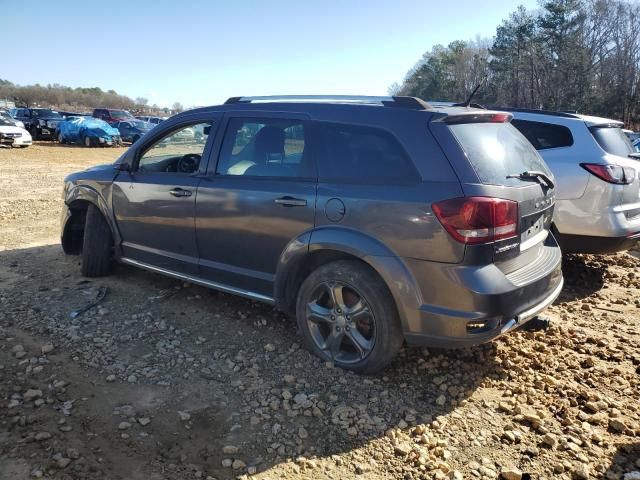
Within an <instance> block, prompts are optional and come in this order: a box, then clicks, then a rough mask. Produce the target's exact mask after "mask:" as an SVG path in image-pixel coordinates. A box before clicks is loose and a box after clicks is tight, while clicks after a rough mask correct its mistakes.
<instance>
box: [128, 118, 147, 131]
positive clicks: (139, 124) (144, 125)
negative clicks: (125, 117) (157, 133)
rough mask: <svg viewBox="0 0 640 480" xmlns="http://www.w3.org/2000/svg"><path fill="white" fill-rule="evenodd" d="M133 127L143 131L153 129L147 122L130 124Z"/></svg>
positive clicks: (138, 121) (137, 121)
mask: <svg viewBox="0 0 640 480" xmlns="http://www.w3.org/2000/svg"><path fill="white" fill-rule="evenodd" d="M129 123H130V124H131V125H132V126H133V127H135V128H139V129H141V130H146V129H149V128H150V127H151V125H149V124H148V123H147V122H143V121H140V120H136V121H135V122H129Z"/></svg>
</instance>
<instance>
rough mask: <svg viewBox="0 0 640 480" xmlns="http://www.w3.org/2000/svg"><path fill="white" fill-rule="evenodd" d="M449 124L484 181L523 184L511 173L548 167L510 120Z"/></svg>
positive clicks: (541, 169)
mask: <svg viewBox="0 0 640 480" xmlns="http://www.w3.org/2000/svg"><path fill="white" fill-rule="evenodd" d="M449 128H450V129H451V131H452V132H453V134H454V136H455V137H456V139H457V140H458V142H459V143H460V146H461V147H462V149H463V150H464V151H465V153H466V154H467V157H468V158H469V161H470V162H471V165H472V166H473V168H474V169H475V171H476V173H477V174H478V178H479V179H480V181H481V182H482V183H487V184H492V185H521V184H522V180H519V179H517V178H507V176H508V175H514V174H519V173H522V172H525V171H531V170H538V171H543V172H545V173H547V174H549V175H551V173H550V172H549V169H548V168H547V165H546V164H545V163H544V160H542V158H540V155H538V152H536V150H535V149H534V148H533V146H532V145H531V143H529V141H528V140H527V139H526V138H525V137H524V136H523V135H522V134H521V133H520V132H519V131H518V130H517V129H516V128H515V127H514V126H513V125H511V124H510V123H461V124H454V125H450V126H449Z"/></svg>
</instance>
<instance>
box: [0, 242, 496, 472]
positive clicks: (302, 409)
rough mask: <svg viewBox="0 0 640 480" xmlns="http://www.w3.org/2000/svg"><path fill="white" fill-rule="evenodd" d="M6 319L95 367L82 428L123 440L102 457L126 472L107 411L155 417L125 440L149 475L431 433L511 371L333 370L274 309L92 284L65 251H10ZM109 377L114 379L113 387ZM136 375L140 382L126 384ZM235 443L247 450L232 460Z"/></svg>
mask: <svg viewBox="0 0 640 480" xmlns="http://www.w3.org/2000/svg"><path fill="white" fill-rule="evenodd" d="M101 287H106V289H107V295H106V297H105V298H104V300H103V301H102V302H101V303H100V305H99V306H96V307H94V308H92V309H90V310H88V311H87V312H86V313H83V314H81V315H80V316H78V317H77V318H75V319H72V318H71V316H70V313H71V312H73V311H77V310H78V309H81V308H82V307H83V306H84V305H87V304H89V303H91V300H92V299H93V298H95V294H94V293H95V292H94V291H97V290H99V289H100V288H101ZM164 292H170V295H167V296H163V295H165V293H164ZM154 299H157V300H154ZM101 309H102V310H101ZM0 312H3V313H2V314H0V322H1V323H0V326H2V327H4V328H12V329H19V330H21V331H24V332H27V333H28V334H29V335H31V336H32V337H35V338H37V339H38V341H39V342H41V343H42V342H46V341H49V339H51V340H52V341H53V343H54V344H55V345H56V346H57V347H56V348H57V349H58V352H59V363H58V368H59V369H60V376H62V377H63V378H64V377H65V376H67V377H69V376H72V374H71V373H70V372H71V369H70V368H67V367H66V364H67V362H69V361H70V359H71V358H72V357H73V358H75V363H76V364H78V363H79V364H80V365H82V366H83V367H85V369H88V370H86V371H87V372H88V373H89V378H90V380H89V381H87V379H81V378H77V377H79V375H75V377H76V378H74V381H73V383H72V386H71V387H70V391H73V392H74V395H75V396H77V397H82V396H84V397H87V398H90V399H91V400H90V401H89V402H88V403H85V404H84V409H83V411H84V415H85V418H75V419H72V420H77V421H80V422H84V423H88V424H91V425H93V428H92V429H93V430H94V433H97V434H99V435H100V436H101V437H102V438H103V439H104V438H111V439H112V443H111V444H108V443H107V444H104V442H103V446H102V452H101V454H102V457H103V458H104V459H105V461H106V462H110V463H111V464H113V469H112V473H113V474H115V475H116V476H117V473H118V462H119V461H120V460H119V458H120V456H121V455H122V440H121V438H119V437H120V434H119V433H118V430H117V425H118V422H119V421H121V420H122V419H121V418H119V417H114V415H104V412H110V411H112V410H113V409H114V408H117V407H118V405H121V404H127V403H130V404H133V408H134V409H135V410H136V411H137V412H144V415H145V416H148V417H150V418H153V421H152V422H151V424H150V425H148V426H147V427H145V428H144V429H142V428H140V427H139V425H135V428H136V429H140V430H143V431H144V435H145V436H144V437H139V436H137V435H133V433H132V434H131V437H130V440H127V443H128V444H129V445H130V447H131V448H129V449H127V452H128V453H127V455H128V458H129V460H128V462H131V456H133V457H134V458H137V460H138V461H139V463H140V465H142V466H145V467H144V468H148V469H149V471H155V470H157V468H158V465H160V466H161V469H164V468H165V467H166V465H168V464H169V465H172V467H171V468H174V469H195V470H199V471H204V472H206V473H207V474H209V475H214V476H221V477H227V476H229V475H231V473H232V470H231V469H230V468H226V467H222V465H223V462H224V461H225V459H226V458H229V459H234V460H235V459H240V458H241V459H242V462H244V463H245V464H246V465H248V466H252V465H255V466H256V467H257V469H258V470H259V471H261V470H265V469H268V468H270V467H271V466H273V465H275V464H278V463H281V462H284V461H287V460H289V459H295V458H297V457H298V456H300V455H305V456H307V457H325V456H328V455H332V454H340V453H344V452H347V451H351V450H353V449H355V448H357V447H360V446H363V445H365V444H367V443H368V442H369V441H371V440H373V439H377V438H381V437H384V436H385V432H387V430H388V429H389V428H392V427H395V426H400V427H403V428H405V429H409V428H410V427H411V426H413V425H424V424H431V423H432V422H434V421H435V420H436V419H437V418H438V416H440V415H444V414H446V413H448V412H450V411H451V410H453V409H455V408H456V406H457V405H459V404H460V402H461V401H463V400H465V399H466V398H468V397H469V396H470V395H472V394H473V392H474V391H475V389H476V388H477V387H478V386H479V385H480V384H481V383H482V382H483V381H484V380H485V379H486V378H487V377H490V376H499V375H500V374H501V373H500V371H501V370H500V367H499V366H498V364H497V363H496V361H495V352H496V348H495V346H493V345H485V346H481V347H477V348H471V349H466V350H459V351H454V352H450V353H439V352H438V353H432V354H430V353H429V352H427V351H426V350H418V349H404V350H403V351H402V352H401V354H400V355H399V357H398V359H397V360H396V361H395V363H394V364H393V365H392V366H391V367H390V368H389V369H387V370H386V371H385V372H383V373H382V374H381V375H378V376H373V377H364V376H358V375H355V374H352V373H348V372H344V371H341V370H339V369H335V368H330V367H329V366H327V365H325V364H324V363H323V362H321V361H320V360H319V359H317V358H315V357H314V356H312V355H311V354H309V353H308V352H306V351H305V350H304V349H303V348H302V347H301V343H300V339H299V338H298V336H297V333H296V329H295V322H293V321H292V320H290V319H288V318H286V317H284V316H283V315H281V314H279V313H277V312H275V311H274V310H273V309H272V308H271V307H269V306H267V305H262V304H258V303H255V302H251V301H247V300H244V299H241V298H238V297H235V296H231V295H226V294H222V293H218V292H214V291H210V290H207V289H204V288H199V287H195V286H186V285H183V284H182V282H179V281H176V280H173V279H169V278H165V277H162V276H159V275H156V274H152V273H148V272H145V271H142V270H138V269H134V268H132V267H127V266H116V267H115V268H114V272H113V274H112V275H111V276H109V277H105V278H100V279H83V278H82V277H81V276H80V274H79V259H78V258H77V257H66V256H64V255H63V254H62V252H61V250H60V246H59V245H49V246H44V247H36V248H29V249H23V250H12V251H4V252H0ZM16 331H17V330H16ZM176 332H178V334H176ZM96 339H99V340H100V342H98V341H97V340H96ZM74 368H76V365H74ZM109 374H113V375H115V376H116V377H117V378H118V380H117V382H116V383H107V382H106V381H105V380H104V379H105V378H106V377H107V376H108V375H109ZM130 375H135V376H137V377H138V380H137V381H135V383H133V382H132V383H128V381H127V378H129V379H130ZM129 381H130V380H129ZM145 385H148V387H145ZM4 387H5V388H8V386H7V385H4ZM43 388H44V387H43ZM145 388H152V389H153V391H154V392H155V393H154V394H153V396H154V397H155V403H153V404H152V405H150V404H149V403H148V402H146V404H145V402H141V401H140V393H139V392H140V391H141V390H144V389H145ZM4 393H5V394H7V392H4ZM52 407H54V409H55V408H57V407H59V405H58V404H57V403H54V404H53V405H52ZM178 411H187V412H189V417H190V418H189V420H186V421H185V420H184V418H183V419H182V420H181V419H180V417H179V415H178V414H177V412H178ZM103 417H106V418H103ZM134 421H135V419H134ZM96 429H102V431H97V432H96V431H95V430H96ZM20 434H21V432H20V428H17V427H16V428H15V429H14V430H12V431H11V432H10V435H16V436H17V437H16V438H14V440H16V439H17V438H19V436H20ZM73 435H74V433H73V432H70V433H67V434H66V435H65V437H66V438H67V439H68V438H69V437H70V436H73ZM78 435H81V436H83V437H84V435H85V433H84V432H83V431H82V429H78ZM149 439H152V440H153V441H149ZM52 441H53V440H52ZM12 443H13V442H7V443H5V444H1V445H0V447H1V448H2V450H0V453H1V454H2V456H3V457H4V456H7V455H8V456H9V457H14V459H15V458H16V456H17V458H20V456H21V455H33V452H30V450H29V447H26V448H25V449H23V450H20V451H21V452H22V453H20V454H18V455H16V453H17V452H15V451H14V450H13V449H10V448H8V447H7V446H6V445H10V444H12ZM225 445H234V446H237V447H238V449H239V453H235V454H234V453H224V451H223V447H224V446H225ZM87 448H89V446H87ZM227 451H229V450H227ZM22 458H24V457H22ZM87 458H90V455H89V452H88V453H87ZM150 458H153V459H154V460H153V461H152V462H149V459H150ZM72 467H73V465H72V466H71V467H70V468H71V470H69V469H67V471H69V472H71V471H73V469H72ZM101 468H106V467H105V466H104V465H103V466H102V467H101ZM131 468H133V467H131ZM398 468H400V467H398ZM238 471H240V470H238ZM238 471H236V473H238ZM398 472H399V474H400V470H399V471H398Z"/></svg>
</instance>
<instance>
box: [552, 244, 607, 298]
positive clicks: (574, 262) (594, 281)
mask: <svg viewBox="0 0 640 480" xmlns="http://www.w3.org/2000/svg"><path fill="white" fill-rule="evenodd" d="M606 272H607V264H606V256H601V255H590V256H582V255H571V254H565V255H564V256H563V259H562V273H563V275H564V278H565V287H564V289H563V290H562V293H561V294H560V297H559V301H561V302H570V301H574V300H580V299H583V298H587V297H589V296H590V295H593V294H594V293H596V292H598V291H600V290H601V289H602V287H603V286H604V283H605V274H606Z"/></svg>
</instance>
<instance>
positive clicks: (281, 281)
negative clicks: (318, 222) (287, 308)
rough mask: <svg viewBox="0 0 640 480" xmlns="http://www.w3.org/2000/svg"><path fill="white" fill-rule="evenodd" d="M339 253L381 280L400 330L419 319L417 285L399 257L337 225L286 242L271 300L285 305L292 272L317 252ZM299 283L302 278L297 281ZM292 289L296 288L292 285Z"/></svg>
mask: <svg viewBox="0 0 640 480" xmlns="http://www.w3.org/2000/svg"><path fill="white" fill-rule="evenodd" d="M322 252H327V253H331V252H333V253H339V254H346V255H349V256H353V257H355V258H358V259H360V260H362V261H363V262H365V263H367V264H368V265H369V266H370V267H371V268H373V269H374V270H375V271H376V272H377V273H378V275H380V277H381V278H382V279H383V281H384V282H385V284H386V285H387V288H388V289H389V291H390V293H391V295H392V296H393V299H394V301H395V304H396V307H397V310H398V315H399V316H400V320H401V322H402V326H403V330H405V331H407V330H409V328H408V326H409V325H410V324H412V323H413V322H415V321H417V320H418V318H419V312H420V305H422V295H421V293H420V289H419V287H418V284H417V282H416V280H415V278H414V277H413V275H412V273H411V272H410V270H409V269H408V268H407V266H406V265H405V263H404V262H403V260H402V258H400V257H398V256H397V255H396V254H395V253H394V252H393V251H391V250H390V249H389V248H388V247H387V246H386V245H384V244H383V243H381V242H380V241H379V240H377V239H375V238H374V237H371V236H369V235H367V234H365V233H362V232H359V231H357V230H353V229H350V228H346V227H340V226H333V225H330V226H323V227H320V228H317V229H315V230H311V231H308V232H305V233H303V234H301V235H300V236H299V237H298V238H296V239H294V240H292V241H291V242H289V244H288V245H287V247H286V248H285V250H284V251H283V253H282V255H281V257H280V260H279V262H278V267H277V269H276V283H275V292H274V293H275V299H276V304H277V305H278V306H279V307H282V306H283V305H284V304H285V303H286V302H285V301H283V300H284V299H286V297H287V293H288V288H291V287H292V285H290V284H288V283H287V281H288V279H290V278H291V275H292V272H295V271H297V270H298V269H299V268H300V266H301V265H302V264H303V263H304V262H305V261H309V260H310V259H311V258H313V256H314V254H317V253H322ZM300 281H302V279H300ZM293 287H295V288H296V289H297V288H298V287H299V285H293Z"/></svg>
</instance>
